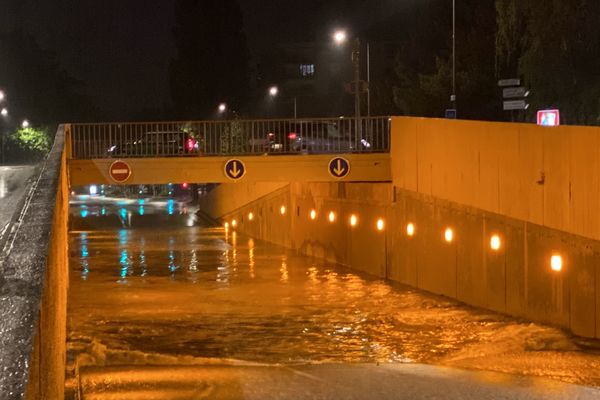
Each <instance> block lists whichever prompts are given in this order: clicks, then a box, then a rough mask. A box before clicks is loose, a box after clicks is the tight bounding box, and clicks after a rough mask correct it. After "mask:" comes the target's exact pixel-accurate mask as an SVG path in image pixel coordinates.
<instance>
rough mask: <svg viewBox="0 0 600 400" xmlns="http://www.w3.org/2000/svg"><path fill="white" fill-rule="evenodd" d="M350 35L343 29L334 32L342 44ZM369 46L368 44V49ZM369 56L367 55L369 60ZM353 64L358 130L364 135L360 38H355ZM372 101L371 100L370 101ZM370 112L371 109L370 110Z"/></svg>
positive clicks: (355, 113) (338, 41) (337, 41)
mask: <svg viewBox="0 0 600 400" xmlns="http://www.w3.org/2000/svg"><path fill="white" fill-rule="evenodd" d="M347 38H348V35H347V34H346V32H345V31H343V30H337V31H335V32H334V33H333V40H334V41H335V43H336V44H337V45H338V46H340V45H342V44H344V43H345V42H346V41H347ZM368 48H369V47H368V46H367V49H368ZM368 59H369V57H368V56H367V60H368ZM352 65H353V66H354V116H355V117H356V132H357V134H358V136H359V137H361V136H362V132H361V131H362V124H361V122H360V92H361V90H360V89H361V84H360V39H359V38H358V37H356V38H355V39H354V48H353V49H352ZM369 103H370V101H369ZM369 113H370V110H369Z"/></svg>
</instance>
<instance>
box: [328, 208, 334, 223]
mask: <svg viewBox="0 0 600 400" xmlns="http://www.w3.org/2000/svg"><path fill="white" fill-rule="evenodd" d="M329 222H335V213H334V212H333V211H331V212H330V213H329Z"/></svg>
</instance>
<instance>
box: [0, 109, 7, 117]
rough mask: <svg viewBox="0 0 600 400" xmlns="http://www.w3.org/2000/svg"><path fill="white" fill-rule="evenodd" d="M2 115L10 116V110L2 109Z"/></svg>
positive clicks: (0, 113) (0, 112)
mask: <svg viewBox="0 0 600 400" xmlns="http://www.w3.org/2000/svg"><path fill="white" fill-rule="evenodd" d="M0 115H2V116H3V117H7V116H8V110H7V109H6V108H3V109H2V111H0Z"/></svg>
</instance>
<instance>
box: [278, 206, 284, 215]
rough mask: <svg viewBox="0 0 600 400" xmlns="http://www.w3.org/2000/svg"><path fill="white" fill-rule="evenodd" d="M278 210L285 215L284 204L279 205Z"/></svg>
mask: <svg viewBox="0 0 600 400" xmlns="http://www.w3.org/2000/svg"><path fill="white" fill-rule="evenodd" d="M279 212H281V215H285V206H281V208H280V209H279Z"/></svg>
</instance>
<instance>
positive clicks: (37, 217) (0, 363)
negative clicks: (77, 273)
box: [0, 128, 68, 399]
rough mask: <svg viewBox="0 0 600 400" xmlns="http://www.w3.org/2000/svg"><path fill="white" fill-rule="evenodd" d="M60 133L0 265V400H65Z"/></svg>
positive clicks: (64, 201) (64, 193)
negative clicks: (63, 399) (25, 399)
mask: <svg viewBox="0 0 600 400" xmlns="http://www.w3.org/2000/svg"><path fill="white" fill-rule="evenodd" d="M63 149H64V134H63V129H62V128H61V129H59V131H58V133H57V135H56V139H55V142H54V147H53V149H52V151H51V153H50V155H49V156H48V158H47V160H46V161H45V163H44V165H43V168H42V172H41V174H40V176H39V177H38V180H37V181H36V183H35V186H34V189H33V191H32V192H30V194H29V195H28V197H27V199H26V201H25V206H24V209H23V210H24V212H23V213H22V214H21V216H20V218H19V220H18V221H17V222H16V224H15V225H16V227H17V228H16V230H14V231H13V232H12V233H11V237H10V238H9V240H8V243H10V247H9V248H8V250H7V254H6V258H5V259H4V262H3V263H2V265H0V334H1V335H0V336H1V337H2V340H1V341H0V371H2V373H0V398H2V399H22V398H24V397H25V398H27V399H62V398H64V376H65V361H66V359H65V355H66V351H65V346H66V312H67V284H68V266H67V262H68V259H67V256H68V250H67V217H68V189H67V175H66V162H65V155H64V153H63Z"/></svg>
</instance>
